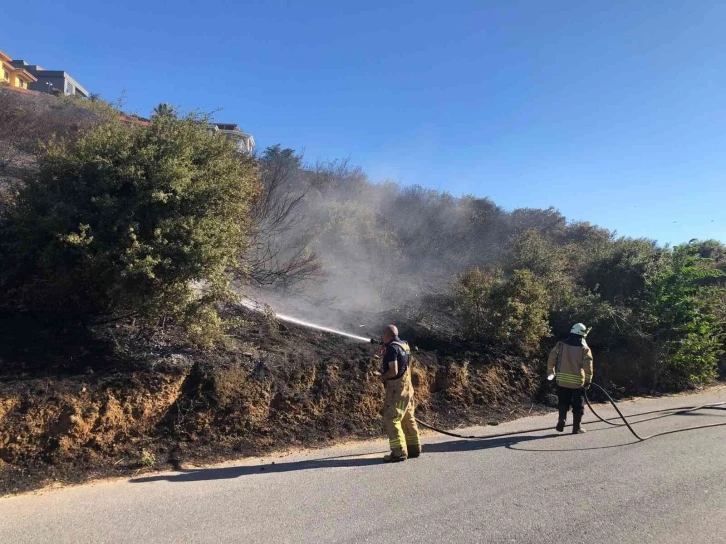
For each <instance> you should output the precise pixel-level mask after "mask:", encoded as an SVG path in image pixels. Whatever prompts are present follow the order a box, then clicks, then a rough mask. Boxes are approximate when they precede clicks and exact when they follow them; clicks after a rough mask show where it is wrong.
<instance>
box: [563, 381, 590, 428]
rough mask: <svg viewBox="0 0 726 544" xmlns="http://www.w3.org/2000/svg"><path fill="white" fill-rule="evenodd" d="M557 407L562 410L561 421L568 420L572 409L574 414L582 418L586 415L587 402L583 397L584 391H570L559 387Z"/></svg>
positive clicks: (579, 389) (567, 388)
mask: <svg viewBox="0 0 726 544" xmlns="http://www.w3.org/2000/svg"><path fill="white" fill-rule="evenodd" d="M557 405H558V408H559V410H560V419H561V420H563V421H564V420H565V419H567V412H568V410H569V409H570V407H572V414H573V415H574V416H578V415H579V416H580V419H582V414H584V413H585V400H584V398H583V396H582V389H581V388H578V389H570V388H569V387H562V386H561V385H558V386H557Z"/></svg>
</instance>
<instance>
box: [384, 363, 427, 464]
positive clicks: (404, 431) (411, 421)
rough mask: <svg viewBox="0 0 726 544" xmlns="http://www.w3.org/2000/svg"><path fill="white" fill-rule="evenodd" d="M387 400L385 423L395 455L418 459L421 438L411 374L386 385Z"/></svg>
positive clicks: (389, 381) (385, 403) (390, 381)
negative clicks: (416, 417)
mask: <svg viewBox="0 0 726 544" xmlns="http://www.w3.org/2000/svg"><path fill="white" fill-rule="evenodd" d="M385 387H386V398H385V402H384V405H383V422H384V425H385V427H386V434H387V435H388V440H389V442H390V445H391V451H392V452H393V454H394V455H398V456H400V455H407V456H409V457H418V456H419V455H420V454H421V438H420V436H419V433H418V425H416V419H415V418H414V415H413V409H414V402H413V385H412V384H411V373H410V371H408V370H407V371H406V373H405V374H404V375H403V376H401V377H400V378H399V379H397V380H388V381H387V382H386V383H385Z"/></svg>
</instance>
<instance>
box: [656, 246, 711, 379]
mask: <svg viewBox="0 0 726 544" xmlns="http://www.w3.org/2000/svg"><path fill="white" fill-rule="evenodd" d="M699 252H700V248H699V246H698V245H696V244H685V245H682V246H677V247H676V248H675V249H674V251H673V256H672V265H671V266H670V267H669V268H668V269H667V270H666V271H664V272H662V273H660V274H658V275H657V276H655V277H654V278H652V279H650V280H649V281H648V288H649V292H650V298H651V300H650V304H649V305H648V307H647V311H648V315H649V316H650V319H651V323H652V325H651V327H652V336H653V339H654V341H655V347H656V349H657V352H658V359H659V362H660V366H659V367H658V374H657V375H656V376H654V382H655V384H656V385H658V382H659V381H660V380H661V379H665V380H667V381H668V382H670V384H669V385H675V386H678V387H682V386H684V385H699V384H704V383H708V382H710V381H711V380H713V379H714V378H715V377H716V372H717V365H718V359H719V356H720V355H721V354H722V353H723V339H724V336H723V328H722V323H721V322H720V321H719V319H718V316H717V315H716V311H717V308H718V305H719V304H720V302H721V300H722V298H723V290H722V289H720V288H715V287H710V286H708V285H704V284H708V283H710V280H713V279H717V278H722V277H723V276H724V274H723V272H721V271H720V270H716V269H713V268H710V267H709V266H708V264H709V263H708V260H706V259H704V258H703V257H701V256H700V255H699ZM661 374H662V375H661Z"/></svg>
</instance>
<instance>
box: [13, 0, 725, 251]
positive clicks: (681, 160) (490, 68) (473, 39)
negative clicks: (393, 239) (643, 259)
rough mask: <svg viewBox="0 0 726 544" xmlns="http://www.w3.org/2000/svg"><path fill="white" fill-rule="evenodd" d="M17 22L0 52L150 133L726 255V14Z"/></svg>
mask: <svg viewBox="0 0 726 544" xmlns="http://www.w3.org/2000/svg"><path fill="white" fill-rule="evenodd" d="M392 4H393V7H392ZM719 4H721V5H720V6H719ZM0 20H1V21H2V28H3V30H2V32H1V33H0V49H2V50H4V51H5V52H6V53H8V54H10V55H11V56H13V57H15V58H23V59H26V60H28V61H31V62H32V63H37V64H41V65H43V66H45V67H46V68H51V69H64V70H66V71H68V72H69V73H71V74H72V75H73V76H74V77H75V78H77V79H78V80H79V81H80V82H81V83H82V84H84V85H85V86H86V87H87V88H88V89H90V90H91V91H95V92H99V93H101V95H102V96H104V97H105V98H109V99H114V98H117V97H118V96H119V94H120V93H121V91H122V90H123V89H125V90H126V93H127V95H126V106H127V109H129V110H131V111H135V112H137V113H139V114H144V115H145V114H148V113H149V111H150V110H151V108H152V107H153V106H155V105H156V104H158V103H159V102H170V103H172V104H175V105H178V106H180V107H182V108H183V109H196V108H201V109H203V110H213V109H217V108H224V110H223V111H222V112H221V113H219V114H217V116H216V119H217V120H219V121H228V122H237V123H239V124H240V125H241V126H242V127H243V128H244V129H245V130H247V131H248V132H251V133H252V134H253V135H254V136H255V138H256V140H257V142H258V144H260V145H261V146H267V145H271V144H274V143H278V142H280V143H282V144H283V145H284V146H287V147H293V148H296V149H303V148H304V149H305V154H306V158H307V159H309V160H315V159H333V158H340V157H350V158H351V160H352V161H353V162H354V163H355V164H359V165H361V166H362V167H363V168H364V169H365V170H366V171H367V172H368V173H369V174H370V176H371V178H372V179H374V180H376V181H379V180H382V179H385V178H389V179H392V180H394V181H399V182H401V183H403V184H414V183H418V184H421V185H424V186H428V187H433V188H437V189H441V190H446V191H449V192H451V193H453V194H455V195H460V194H464V193H471V194H475V195H478V196H489V197H491V198H492V199H493V200H494V201H495V202H497V203H498V204H500V205H502V206H504V207H505V208H507V209H511V208H515V207H524V206H528V207H548V206H555V207H557V208H559V209H560V210H561V211H562V212H563V213H564V214H565V215H566V216H567V217H568V218H572V219H583V220H589V221H591V222H593V223H597V224H599V225H602V226H605V227H608V228H610V229H615V230H617V231H618V232H619V233H620V234H625V235H631V236H650V237H655V238H657V239H659V240H660V241H662V242H673V243H679V242H683V241H687V240H688V239H690V238H692V237H697V238H707V237H716V238H720V239H722V240H726V214H725V213H724V205H726V179H725V178H726V62H725V61H726V5H724V3H722V2H710V1H706V0H692V1H691V2H685V1H681V0H679V1H674V0H660V1H643V0H633V1H626V2H618V1H602V0H597V1H592V0H584V1H583V0H580V1H574V0H573V1H568V2H562V1H554V0H548V1H542V0H531V1H516V0H506V1H505V0H501V1H498V2H493V1H485V0H478V1H457V0H450V1H448V2H441V1H432V0H419V1H415V2H413V1H411V2H383V1H379V0H370V1H368V2H356V3H351V2H344V1H340V0H336V1H333V0H324V1H323V0H318V1H316V0H310V1H306V2H302V1H299V2H296V1H289V2H284V1H279V0H275V1H267V2H238V1H216V0H208V1H206V2H201V1H196V2H195V1H193V0H178V1H176V2H168V1H165V2H162V1H160V0H145V1H139V0H130V1H128V0H127V1H124V2H114V3H107V4H106V5H101V4H100V3H98V2H96V1H93V2H90V1H88V0H76V1H74V2H58V1H57V0H53V1H49V0H33V1H32V2H6V3H5V5H4V7H3V9H2V16H1V18H0Z"/></svg>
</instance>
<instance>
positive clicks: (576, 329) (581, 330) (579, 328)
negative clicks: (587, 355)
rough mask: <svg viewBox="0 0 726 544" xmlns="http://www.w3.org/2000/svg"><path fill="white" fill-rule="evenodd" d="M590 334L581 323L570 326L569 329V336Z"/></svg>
mask: <svg viewBox="0 0 726 544" xmlns="http://www.w3.org/2000/svg"><path fill="white" fill-rule="evenodd" d="M588 332H590V330H589V329H588V328H587V327H586V326H585V325H583V324H582V323H575V324H574V325H572V328H571V329H570V334H576V335H578V336H583V337H584V336H587V333H588Z"/></svg>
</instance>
